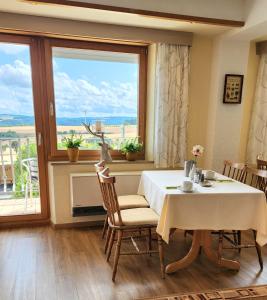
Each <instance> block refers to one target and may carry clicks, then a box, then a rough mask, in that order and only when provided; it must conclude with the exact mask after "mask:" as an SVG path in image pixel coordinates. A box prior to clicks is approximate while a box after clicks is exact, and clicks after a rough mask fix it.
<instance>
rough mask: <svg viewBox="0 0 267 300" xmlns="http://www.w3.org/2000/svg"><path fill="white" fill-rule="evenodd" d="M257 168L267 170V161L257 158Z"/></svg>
mask: <svg viewBox="0 0 267 300" xmlns="http://www.w3.org/2000/svg"><path fill="white" fill-rule="evenodd" d="M257 169H260V170H267V161H266V160H262V159H258V158H257Z"/></svg>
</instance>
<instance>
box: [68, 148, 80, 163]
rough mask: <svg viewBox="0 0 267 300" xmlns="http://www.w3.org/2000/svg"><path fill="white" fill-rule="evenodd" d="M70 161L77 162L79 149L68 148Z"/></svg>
mask: <svg viewBox="0 0 267 300" xmlns="http://www.w3.org/2000/svg"><path fill="white" fill-rule="evenodd" d="M67 152H68V156H69V161H71V162H77V161H78V157H79V148H68V149H67Z"/></svg>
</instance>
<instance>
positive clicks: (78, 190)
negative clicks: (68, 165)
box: [70, 171, 141, 217]
mask: <svg viewBox="0 0 267 300" xmlns="http://www.w3.org/2000/svg"><path fill="white" fill-rule="evenodd" d="M111 175H114V176H116V184H115V188H116V192H117V194H118V196H119V195H129V194H136V193H137V190H138V185H139V181H140V176H141V172H137V171H129V172H113V173H112V174H111ZM70 192H71V193H70V194H71V206H72V215H73V216H74V217H76V216H88V215H101V214H104V213H105V211H104V210H103V207H102V203H103V201H102V195H101V192H100V188H99V183H98V179H97V176H96V173H72V174H70Z"/></svg>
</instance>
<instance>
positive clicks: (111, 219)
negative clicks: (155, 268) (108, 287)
mask: <svg viewBox="0 0 267 300" xmlns="http://www.w3.org/2000/svg"><path fill="white" fill-rule="evenodd" d="M98 176H99V181H100V185H101V186H102V187H101V189H102V191H103V200H104V204H105V206H106V208H107V211H108V223H109V228H111V237H110V239H109V245H108V257H107V260H109V257H110V254H111V251H112V247H113V243H114V240H115V236H116V235H117V238H116V251H115V257H114V264H113V273H112V280H113V281H115V277H116V273H117V266H118V261H119V257H120V255H136V254H137V255H140V254H150V255H151V254H152V253H159V258H160V266H161V273H162V277H163V278H164V262H163V245H162V239H161V237H160V236H159V235H158V251H157V250H152V239H151V230H152V229H153V228H156V226H157V224H158V219H159V216H158V215H157V214H156V213H155V212H154V210H153V209H151V208H147V207H145V208H132V209H125V210H121V209H120V206H119V201H118V197H117V194H116V190H115V177H114V176H109V169H108V168H106V169H104V170H103V171H102V172H99V174H98ZM140 230H141V231H144V230H145V231H147V230H148V231H149V239H148V247H147V250H145V251H140V250H139V248H138V246H137V244H136V242H135V241H134V238H139V237H140V235H136V236H135V237H133V234H135V233H138V234H140ZM129 232H130V234H131V236H130V237H127V236H126V238H130V239H131V240H132V242H133V245H134V247H135V248H136V250H137V251H135V252H121V243H122V241H123V240H124V239H123V235H125V234H127V233H129Z"/></svg>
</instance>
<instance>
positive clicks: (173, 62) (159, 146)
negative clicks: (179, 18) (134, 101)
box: [154, 44, 189, 168]
mask: <svg viewBox="0 0 267 300" xmlns="http://www.w3.org/2000/svg"><path fill="white" fill-rule="evenodd" d="M188 76H189V47H188V46H180V45H169V44H158V45H157V54H156V81H155V139H154V141H155V142H154V161H155V165H156V167H157V168H159V167H161V168H166V167H177V166H179V165H180V164H181V163H183V162H184V159H185V156H186V142H187V138H186V129H187V113H188Z"/></svg>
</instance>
